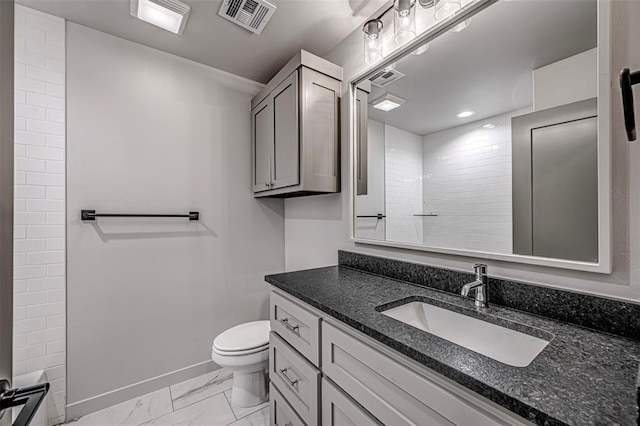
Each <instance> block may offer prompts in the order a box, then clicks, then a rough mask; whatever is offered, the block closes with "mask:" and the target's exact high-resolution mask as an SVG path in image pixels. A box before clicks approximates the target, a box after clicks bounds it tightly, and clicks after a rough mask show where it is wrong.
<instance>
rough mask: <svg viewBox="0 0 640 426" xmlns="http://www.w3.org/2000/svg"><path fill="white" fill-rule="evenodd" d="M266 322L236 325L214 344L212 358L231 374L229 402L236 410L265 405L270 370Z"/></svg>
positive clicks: (267, 325) (267, 322) (267, 323)
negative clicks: (231, 382)
mask: <svg viewBox="0 0 640 426" xmlns="http://www.w3.org/2000/svg"><path fill="white" fill-rule="evenodd" d="M270 330H271V327H270V325H269V321H253V322H247V323H245V324H240V325H236V326H235V327H232V328H230V329H228V330H226V331H224V332H222V333H220V334H219V335H218V337H216V338H215V340H214V341H213V350H212V352H211V359H213V362H215V363H216V364H218V365H219V366H220V367H224V368H226V369H228V370H230V371H232V372H233V387H232V389H231V402H232V403H233V404H234V405H236V406H238V407H252V406H254V405H259V404H262V403H263V402H265V401H266V400H267V399H268V397H269V395H268V393H267V379H266V373H267V370H268V367H269V331H270Z"/></svg>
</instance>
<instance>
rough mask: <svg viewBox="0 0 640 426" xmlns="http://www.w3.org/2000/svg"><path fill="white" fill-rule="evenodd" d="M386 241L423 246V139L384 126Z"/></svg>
mask: <svg viewBox="0 0 640 426" xmlns="http://www.w3.org/2000/svg"><path fill="white" fill-rule="evenodd" d="M384 144H385V210H386V215H387V222H386V239H387V241H395V242H403V243H414V244H422V239H423V237H422V234H423V226H422V219H421V218H420V217H416V216H414V215H415V214H419V213H422V137H421V136H418V135H416V134H413V133H410V132H407V131H405V130H401V129H398V128H395V127H391V126H389V125H385V126H384Z"/></svg>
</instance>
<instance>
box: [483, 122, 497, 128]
mask: <svg viewBox="0 0 640 426" xmlns="http://www.w3.org/2000/svg"><path fill="white" fill-rule="evenodd" d="M494 127H496V125H495V124H491V123H489V124H485V125H484V126H482V128H483V129H493V128H494Z"/></svg>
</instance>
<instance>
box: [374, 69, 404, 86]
mask: <svg viewBox="0 0 640 426" xmlns="http://www.w3.org/2000/svg"><path fill="white" fill-rule="evenodd" d="M402 77H404V74H402V73H401V72H400V71H396V70H392V69H386V70H380V71H378V72H377V73H375V74H374V75H372V76H371V77H369V80H371V84H373V85H374V86H376V87H386V86H388V85H390V84H391V83H393V82H394V81H398V80H400V79H401V78H402Z"/></svg>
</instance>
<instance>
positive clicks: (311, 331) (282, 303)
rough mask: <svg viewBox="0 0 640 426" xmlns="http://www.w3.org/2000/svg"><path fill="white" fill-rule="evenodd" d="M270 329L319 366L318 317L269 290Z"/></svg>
mask: <svg viewBox="0 0 640 426" xmlns="http://www.w3.org/2000/svg"><path fill="white" fill-rule="evenodd" d="M270 319H271V330H272V331H275V332H277V333H278V334H279V335H280V337H282V338H283V339H284V340H286V341H287V343H289V344H290V345H291V346H293V347H294V348H295V349H296V350H297V351H298V352H300V353H301V354H302V355H304V356H305V357H306V358H307V359H308V360H309V361H311V363H312V364H313V365H315V366H316V367H319V366H320V317H319V316H318V315H315V314H313V313H311V312H309V311H308V310H306V309H305V308H303V307H302V306H300V305H299V304H297V303H295V302H293V301H291V300H289V299H287V298H285V297H283V296H281V295H280V294H279V293H276V292H273V291H272V292H271V314H270Z"/></svg>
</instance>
